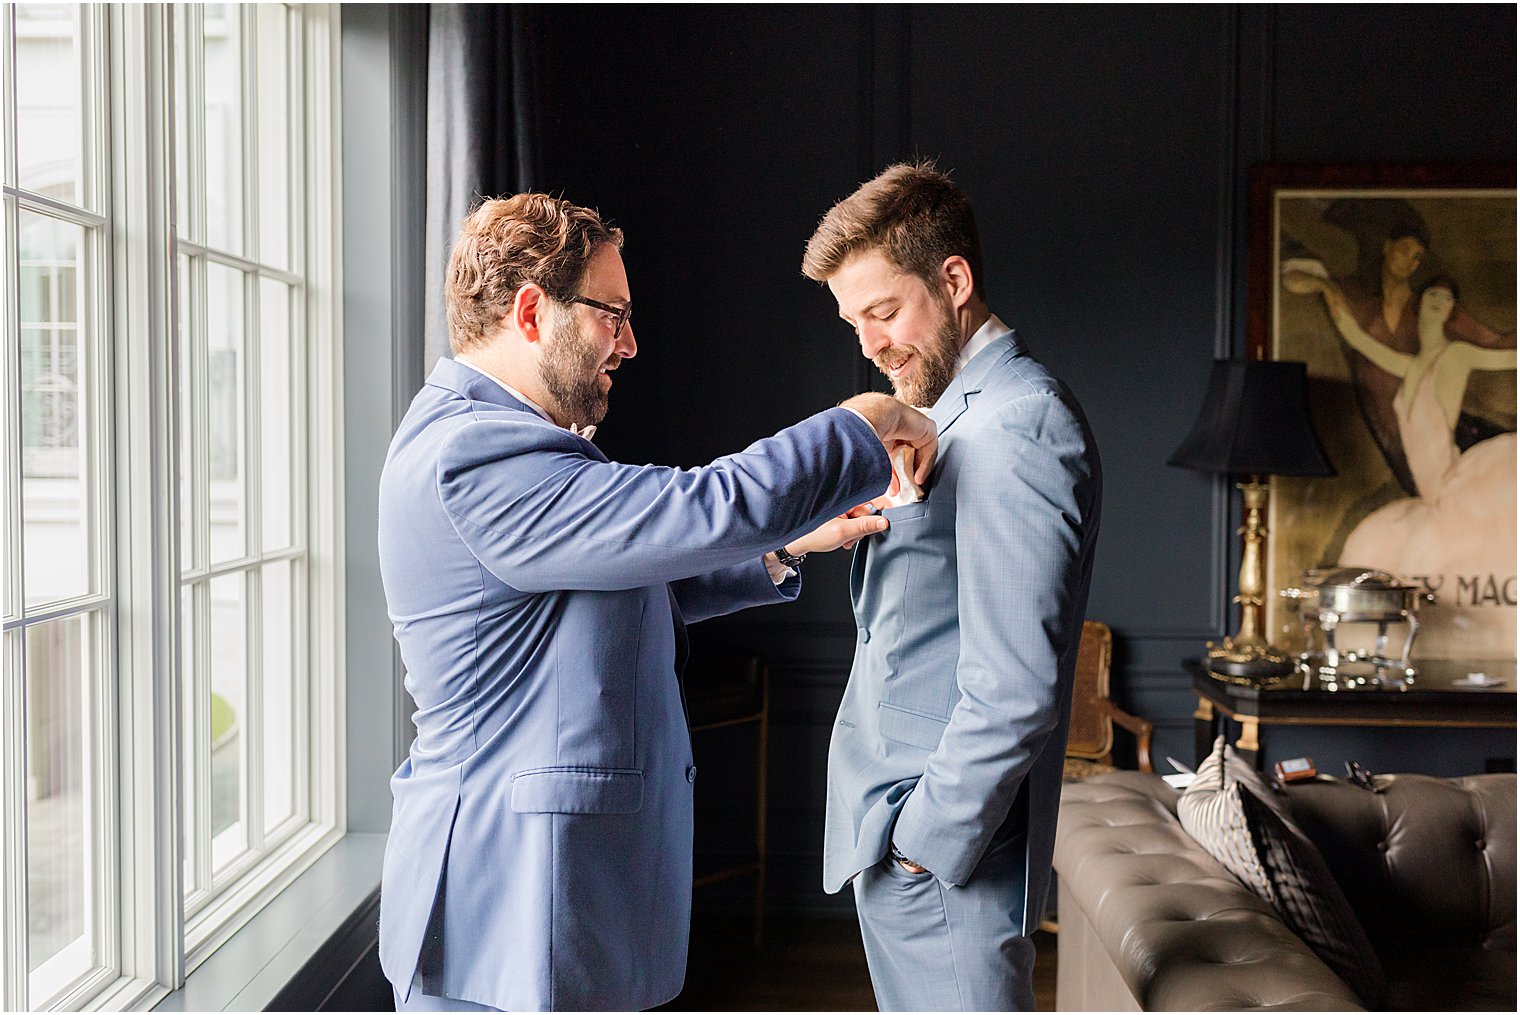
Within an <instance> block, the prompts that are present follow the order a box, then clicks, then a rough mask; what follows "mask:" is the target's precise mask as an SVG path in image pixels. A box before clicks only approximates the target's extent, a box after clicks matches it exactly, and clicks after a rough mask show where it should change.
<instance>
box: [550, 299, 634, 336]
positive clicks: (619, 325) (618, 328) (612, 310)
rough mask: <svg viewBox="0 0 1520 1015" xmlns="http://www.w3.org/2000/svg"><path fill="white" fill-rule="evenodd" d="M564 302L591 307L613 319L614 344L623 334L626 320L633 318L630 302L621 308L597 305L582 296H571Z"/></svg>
mask: <svg viewBox="0 0 1520 1015" xmlns="http://www.w3.org/2000/svg"><path fill="white" fill-rule="evenodd" d="M566 302H568V303H584V304H585V305H586V306H588V307H591V308H592V309H593V310H600V311H602V312H603V313H608V314H611V315H612V316H613V317H614V318H616V323H614V324H613V326H612V340H613V341H614V342H616V341H617V340H618V336H619V335H621V334H622V333H623V325H625V324H627V323H628V318H630V317H632V316H633V304H632V303H631V302H630V303H627V304H625V305H623V306H621V307H615V306H613V305H612V304H610V303H598V302H597V301H596V300H588V299H587V298H586V297H584V296H572V297H570V299H569V300H567V301H566Z"/></svg>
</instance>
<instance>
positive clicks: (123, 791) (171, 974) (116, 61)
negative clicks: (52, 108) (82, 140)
mask: <svg viewBox="0 0 1520 1015" xmlns="http://www.w3.org/2000/svg"><path fill="white" fill-rule="evenodd" d="M109 18H110V22H109V23H110V27H111V29H112V30H111V32H110V39H111V48H110V51H109V52H110V57H111V65H112V66H111V79H110V80H111V89H110V93H109V94H110V103H109V105H108V106H103V107H102V115H104V113H105V111H106V110H108V111H109V114H110V123H111V128H112V130H111V134H112V144H113V151H114V154H115V156H116V157H115V158H112V159H110V160H109V161H108V162H105V163H103V164H102V169H101V172H102V174H103V177H102V178H103V181H104V182H108V183H109V185H110V214H109V216H108V220H109V221H110V222H111V229H110V235H111V237H112V244H111V252H112V255H113V260H114V263H113V265H112V274H111V276H110V278H111V283H112V289H113V291H114V292H115V293H117V294H118V298H117V299H115V300H113V301H112V302H111V303H109V304H107V305H108V306H110V307H111V309H112V311H113V313H114V318H113V320H112V321H111V333H112V334H113V335H114V336H116V341H115V342H114V348H113V350H112V358H111V362H112V363H113V364H114V377H115V388H114V393H115V411H114V414H113V415H112V417H111V418H112V419H113V420H114V424H115V433H116V437H117V444H118V446H117V449H116V453H115V454H114V455H113V456H112V457H113V459H114V461H115V463H116V468H117V470H118V471H117V474H118V476H121V477H130V482H127V481H122V482H119V483H118V484H117V485H116V490H115V500H114V507H115V526H114V533H115V545H116V555H115V558H116V560H117V568H118V572H117V575H118V577H117V581H116V590H117V599H118V602H117V609H116V611H115V613H116V623H115V639H114V642H115V644H116V654H115V659H116V661H117V666H118V674H117V680H116V681H115V699H114V700H113V701H112V702H111V703H110V704H111V705H112V706H113V707H112V708H111V711H110V712H109V713H108V716H109V719H110V721H111V722H112V723H113V724H114V729H113V730H112V731H111V733H112V734H114V736H115V737H117V738H119V743H120V747H119V750H118V751H117V752H116V756H117V757H119V759H120V766H121V767H120V773H119V775H118V776H117V777H116V778H115V779H114V781H113V782H111V783H109V786H110V787H111V788H112V789H115V790H116V791H117V793H119V799H118V801H117V806H118V808H119V811H118V813H119V815H120V825H119V835H118V836H117V841H118V842H119V849H120V859H119V863H118V865H117V866H116V868H115V872H116V875H117V877H116V878H115V879H114V884H113V888H114V891H115V894H116V899H117V907H118V908H117V909H116V912H115V913H114V916H115V919H113V920H111V921H110V922H109V923H108V924H107V926H108V927H109V929H110V930H111V931H113V932H114V933H115V934H116V936H117V941H116V942H115V943H113V945H112V949H111V950H112V951H113V952H114V953H115V954H116V955H118V956H119V960H120V970H121V973H122V974H123V976H124V977H126V978H129V979H133V980H139V981H145V982H146V981H158V982H159V983H161V984H164V985H165V986H175V985H178V984H179V983H180V982H181V981H182V979H183V963H182V950H181V948H180V937H181V929H180V921H181V910H180V890H179V879H180V862H181V861H180V858H181V854H180V847H179V834H178V831H179V824H178V815H177V813H176V810H175V805H176V801H177V800H178V799H179V796H180V793H179V789H178V785H177V780H178V778H179V770H180V763H181V752H180V750H179V744H178V740H177V735H176V729H177V724H178V709H179V685H178V673H179V661H178V651H177V645H178V627H177V613H178V611H177V603H178V596H179V588H178V567H179V541H178V523H179V498H178V490H177V487H176V485H175V474H176V468H175V460H176V447H175V443H174V428H173V426H172V423H173V421H174V419H175V418H176V416H175V413H176V411H177V405H176V403H177V397H176V393H177V388H178V384H177V377H178V374H177V369H176V358H175V347H174V341H173V334H174V332H173V326H174V322H175V319H176V307H175V303H174V279H173V272H172V270H171V265H172V263H173V262H172V249H171V245H170V232H169V229H170V223H171V221H172V217H173V200H174V192H173V190H172V186H173V183H172V175H173V164H174V161H173V148H172V140H173V134H172V132H171V131H172V127H171V124H172V109H173V105H172V103H173V92H172V87H173V85H172V78H173V73H172V60H171V52H172V48H171V37H170V31H169V24H168V12H167V8H166V7H164V6H163V5H155V4H148V5H143V6H140V7H131V6H120V7H117V6H113V7H111V8H110V9H109ZM106 167H114V169H108V168H106ZM129 336H130V338H129Z"/></svg>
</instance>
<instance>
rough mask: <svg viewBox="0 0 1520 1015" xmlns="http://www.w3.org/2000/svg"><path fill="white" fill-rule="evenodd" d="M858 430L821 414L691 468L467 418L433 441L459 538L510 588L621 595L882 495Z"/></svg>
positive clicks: (787, 535)
mask: <svg viewBox="0 0 1520 1015" xmlns="http://www.w3.org/2000/svg"><path fill="white" fill-rule="evenodd" d="M890 477H891V465H890V464H889V462H888V460H887V456H886V453H885V451H884V450H883V449H882V446H881V442H880V441H879V440H878V439H877V437H876V435H875V433H874V432H873V431H872V429H871V427H870V426H869V424H867V423H866V422H865V421H863V420H862V419H860V418H859V417H858V416H856V415H855V414H854V413H852V412H849V411H847V410H844V409H830V410H828V411H827V412H822V413H819V414H817V415H816V416H811V417H809V418H808V419H805V420H803V421H802V422H800V423H798V424H796V425H795V426H792V427H788V428H787V429H785V430H782V431H781V432H780V433H778V434H776V435H775V436H774V437H767V438H765V439H764V440H760V441H757V442H755V443H754V444H752V445H751V446H750V447H748V448H746V449H745V450H744V451H741V452H739V453H738V454H735V455H730V456H728V457H725V458H720V459H718V460H717V461H715V462H713V463H712V464H711V465H707V466H704V467H702V468H699V469H675V468H667V467H664V466H654V465H644V466H635V465H622V464H618V463H614V462H605V461H598V460H597V459H594V458H591V457H589V456H588V455H587V454H586V450H585V444H584V442H582V441H580V439H579V438H576V437H573V436H571V435H570V434H569V433H567V432H563V431H558V430H549V429H548V428H546V427H543V426H537V425H532V424H527V423H520V422H516V421H511V420H500V419H479V420H474V421H472V422H470V423H467V424H465V425H464V426H462V427H460V428H459V430H458V431H457V432H456V433H454V434H453V435H452V436H451V437H450V438H449V439H448V441H447V442H446V443H445V445H444V447H443V449H442V453H441V455H440V458H439V463H438V467H437V476H436V479H437V486H438V494H439V497H440V499H441V501H442V503H443V506H444V508H445V510H446V511H447V512H448V515H449V518H450V520H451V521H452V523H453V525H454V528H455V530H456V531H457V532H458V534H459V536H460V538H461V539H462V540H463V541H464V543H465V544H466V545H467V546H468V547H469V548H470V550H471V552H472V553H474V555H475V556H476V558H477V559H478V560H479V561H480V562H481V564H482V565H483V566H485V567H486V568H487V569H488V570H490V571H491V573H492V574H494V575H495V576H496V577H497V578H499V579H500V580H501V581H503V582H505V583H506V584H507V585H509V586H511V587H513V588H515V589H518V590H519V591H522V592H546V591H550V590H553V589H604V590H607V589H630V588H641V587H643V586H646V585H654V584H657V583H661V582H670V581H676V580H678V579H682V578H689V577H691V576H693V575H699V574H705V573H708V572H711V571H715V570H719V569H722V568H726V567H730V566H732V565H735V564H739V563H741V562H743V561H747V560H755V559H757V558H759V557H760V556H761V555H762V554H764V553H765V552H766V551H767V550H772V549H774V548H775V547H777V546H780V545H782V544H783V543H785V542H786V541H787V540H789V539H792V538H794V537H796V536H798V535H801V534H802V533H804V532H808V531H811V529H813V528H814V527H816V526H817V525H818V524H819V523H821V522H822V521H823V520H825V519H827V518H829V517H831V516H833V515H836V514H840V513H841V512H843V511H844V510H846V509H847V508H849V507H850V506H852V505H855V504H858V503H861V502H862V501H863V500H867V499H869V498H871V497H873V496H876V495H878V494H879V493H881V492H882V491H883V490H885V489H886V486H887V483H888V481H889V480H890Z"/></svg>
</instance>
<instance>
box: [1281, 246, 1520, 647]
mask: <svg viewBox="0 0 1520 1015" xmlns="http://www.w3.org/2000/svg"><path fill="white" fill-rule="evenodd" d="M1290 274H1291V273H1290ZM1283 281H1284V285H1286V286H1288V287H1289V288H1290V289H1291V288H1294V287H1304V286H1309V287H1312V288H1313V289H1315V290H1317V291H1319V292H1321V293H1322V294H1323V295H1324V297H1325V300H1326V303H1327V304H1328V306H1329V308H1330V316H1331V319H1332V320H1333V321H1334V322H1335V327H1336V330H1337V331H1338V332H1339V333H1340V335H1341V337H1342V338H1343V339H1345V341H1346V342H1347V344H1348V345H1350V346H1351V347H1352V348H1353V349H1355V350H1356V351H1357V352H1359V353H1360V354H1362V355H1363V356H1365V357H1366V358H1367V359H1368V360H1369V361H1370V362H1371V363H1373V364H1375V365H1376V366H1377V368H1378V369H1379V370H1381V371H1383V372H1384V373H1385V374H1386V375H1387V376H1389V377H1390V378H1393V379H1394V381H1395V382H1396V388H1395V391H1394V395H1393V399H1392V409H1393V413H1394V419H1395V425H1396V427H1397V432H1398V437H1399V442H1400V446H1401V450H1402V451H1403V454H1404V458H1405V461H1406V462H1407V464H1408V468H1409V473H1410V476H1411V478H1412V481H1413V485H1414V488H1415V489H1414V492H1415V496H1412V497H1406V498H1403V499H1401V500H1396V501H1394V502H1393V503H1391V504H1386V505H1384V506H1383V507H1381V508H1379V509H1378V510H1376V511H1374V512H1373V513H1372V514H1370V515H1368V516H1367V517H1366V518H1364V519H1362V521H1361V522H1360V523H1358V525H1357V526H1356V528H1355V529H1353V530H1352V532H1351V534H1350V535H1349V536H1348V537H1347V539H1346V543H1345V546H1344V547H1343V548H1342V550H1341V554H1340V557H1341V562H1342V563H1345V564H1348V565H1357V566H1373V567H1380V568H1385V569H1387V570H1390V571H1393V572H1395V573H1397V574H1402V575H1406V576H1433V575H1493V574H1499V575H1505V574H1508V573H1509V572H1510V570H1511V569H1512V567H1513V563H1514V560H1515V549H1516V543H1515V526H1514V524H1513V522H1514V518H1515V479H1516V473H1515V452H1516V437H1515V434H1513V433H1501V434H1499V435H1497V436H1494V437H1490V438H1488V439H1487V440H1483V441H1479V442H1478V443H1476V444H1474V445H1472V446H1470V447H1468V448H1466V449H1465V450H1464V449H1462V448H1461V447H1459V446H1458V444H1457V441H1456V427H1457V421H1458V418H1459V416H1460V413H1461V408H1462V399H1463V396H1464V394H1465V393H1466V390H1467V384H1468V380H1469V378H1470V377H1471V375H1472V373H1473V371H1475V370H1514V369H1515V367H1516V351H1515V350H1514V349H1512V348H1511V349H1491V348H1482V347H1479V346H1477V345H1473V344H1472V343H1469V342H1454V341H1452V340H1451V339H1450V338H1448V337H1447V335H1448V331H1447V325H1448V323H1449V322H1450V320H1451V318H1452V315H1453V314H1454V313H1455V312H1456V309H1457V307H1458V299H1459V290H1458V288H1457V284H1456V283H1455V282H1453V281H1452V280H1451V279H1449V278H1444V277H1442V278H1437V279H1435V280H1433V281H1431V282H1429V283H1428V284H1426V285H1425V287H1424V288H1423V289H1422V290H1421V292H1420V296H1419V301H1418V311H1417V313H1416V333H1417V335H1418V338H1419V350H1418V351H1417V352H1416V353H1415V354H1413V355H1408V354H1405V353H1400V352H1395V351H1394V350H1392V349H1390V348H1388V347H1387V346H1385V345H1383V344H1381V343H1379V342H1377V341H1376V340H1375V339H1374V338H1373V337H1372V336H1371V335H1369V334H1368V333H1367V332H1366V331H1365V330H1364V329H1363V328H1362V327H1361V325H1360V323H1359V322H1358V321H1357V319H1356V317H1355V315H1354V314H1353V313H1352V311H1351V309H1350V307H1349V306H1348V305H1347V303H1346V300H1345V299H1344V297H1343V296H1342V294H1341V292H1340V290H1339V287H1338V286H1337V285H1336V283H1334V282H1332V281H1329V280H1327V279H1316V280H1315V281H1314V282H1312V283H1311V282H1309V281H1308V280H1306V279H1304V278H1293V279H1292V280H1290V279H1289V278H1288V276H1287V275H1285V276H1284V280H1283ZM1512 624H1513V621H1511V625H1512ZM1508 637H1509V638H1510V639H1511V640H1512V639H1513V637H1514V631H1513V629H1511V630H1510V631H1509V634H1508Z"/></svg>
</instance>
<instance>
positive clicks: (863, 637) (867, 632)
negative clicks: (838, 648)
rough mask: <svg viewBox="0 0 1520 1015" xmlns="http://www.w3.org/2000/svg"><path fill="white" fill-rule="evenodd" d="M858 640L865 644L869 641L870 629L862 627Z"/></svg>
mask: <svg viewBox="0 0 1520 1015" xmlns="http://www.w3.org/2000/svg"><path fill="white" fill-rule="evenodd" d="M860 640H861V641H862V642H867V641H870V640H871V629H870V628H869V627H862V628H861V629H860Z"/></svg>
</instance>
